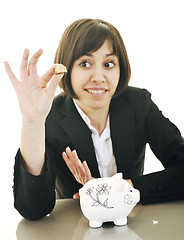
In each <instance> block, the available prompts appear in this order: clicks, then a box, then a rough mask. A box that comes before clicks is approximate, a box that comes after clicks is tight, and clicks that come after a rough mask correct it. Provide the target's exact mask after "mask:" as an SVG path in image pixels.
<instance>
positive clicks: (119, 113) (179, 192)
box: [14, 87, 184, 219]
mask: <svg viewBox="0 0 184 240" xmlns="http://www.w3.org/2000/svg"><path fill="white" fill-rule="evenodd" d="M110 129H111V139H112V145H113V151H114V156H115V159H116V164H117V169H118V172H122V173H123V176H124V178H125V179H128V178H130V179H131V180H132V182H133V184H134V187H135V188H137V189H139V190H140V193H141V202H142V203H154V202H162V201H170V200H177V199H182V198H184V141H183V138H182V137H181V134H180V132H179V130H178V129H177V127H176V126H175V125H174V124H172V123H171V122H170V121H169V120H168V119H167V118H165V117H164V116H163V115H162V112H161V111H160V110H159V109H158V107H157V106H156V105H155V104H154V103H153V102H152V100H151V96H150V93H149V92H148V91H147V90H145V89H138V88H133V87H128V88H127V90H126V91H125V92H124V93H123V94H122V95H121V96H119V97H117V98H115V99H113V100H112V101H111V104H110ZM147 143H148V144H149V145H150V147H151V149H152V151H153V152H154V154H155V155H156V157H157V158H158V159H159V160H160V161H161V163H162V164H163V166H164V167H165V170H163V171H160V172H156V173H151V174H147V175H144V176H143V169H144V157H145V147H146V144H147ZM67 146H70V148H71V149H76V151H77V153H78V155H79V158H80V159H81V161H84V160H86V161H87V163H88V166H89V168H90V170H91V173H92V176H93V177H95V178H97V177H100V175H99V170H98V166H97V161H96V156H95V152H94V146H93V142H92V138H91V131H90V129H89V128H88V127H87V125H86V123H85V122H84V121H83V120H82V118H81V116H80V115H79V113H78V111H77V109H76V108H75V105H74V103H73V100H72V99H71V98H70V97H62V96H61V95H58V96H57V97H56V98H55V99H54V102H53V106H52V109H51V111H50V113H49V115H48V117H47V121H46V156H45V171H44V173H43V174H41V175H40V176H33V175H31V174H30V173H28V172H27V171H26V170H25V169H24V167H23V164H22V157H21V154H20V152H19V151H18V153H17V155H16V162H15V178H14V196H15V207H16V208H17V209H18V210H19V212H20V213H21V214H22V215H23V216H24V217H26V218H28V219H37V218H40V217H42V216H45V215H46V214H48V213H49V212H50V211H52V209H53V207H54V204H55V189H56V192H57V196H58V197H60V198H71V197H72V196H73V194H74V193H76V192H78V190H79V188H80V187H81V185H80V184H79V183H77V182H76V180H75V178H74V177H73V175H72V174H71V172H70V170H69V169H68V167H67V166H66V164H65V162H64V160H63V159H62V152H63V151H64V150H65V148H66V147H67Z"/></svg>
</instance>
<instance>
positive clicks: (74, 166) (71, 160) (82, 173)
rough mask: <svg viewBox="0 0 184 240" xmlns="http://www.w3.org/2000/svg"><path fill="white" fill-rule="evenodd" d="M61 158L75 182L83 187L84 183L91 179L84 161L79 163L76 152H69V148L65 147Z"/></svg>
mask: <svg viewBox="0 0 184 240" xmlns="http://www.w3.org/2000/svg"><path fill="white" fill-rule="evenodd" d="M62 157H63V159H64V161H65V162H66V164H67V166H68V168H69V169H70V171H71V172H72V174H73V175H74V177H75V179H76V180H77V182H79V183H80V184H82V185H84V184H85V183H86V182H88V181H89V180H91V179H93V177H92V176H91V172H90V170H89V167H88V165H87V163H86V161H84V162H81V161H80V159H79V158H78V156H77V152H76V150H73V151H71V150H70V148H69V147H67V148H66V150H65V152H63V153H62Z"/></svg>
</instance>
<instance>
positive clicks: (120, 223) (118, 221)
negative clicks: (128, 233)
mask: <svg viewBox="0 0 184 240" xmlns="http://www.w3.org/2000/svg"><path fill="white" fill-rule="evenodd" d="M114 224H115V225H116V226H123V225H126V224H127V217H125V218H120V219H116V220H115V221H114Z"/></svg>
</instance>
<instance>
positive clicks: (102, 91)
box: [88, 89, 105, 94]
mask: <svg viewBox="0 0 184 240" xmlns="http://www.w3.org/2000/svg"><path fill="white" fill-rule="evenodd" d="M88 92H90V93H97V94H98V93H104V92H105V90H93V89H88Z"/></svg>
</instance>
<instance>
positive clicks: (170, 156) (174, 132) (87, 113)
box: [5, 19, 184, 220]
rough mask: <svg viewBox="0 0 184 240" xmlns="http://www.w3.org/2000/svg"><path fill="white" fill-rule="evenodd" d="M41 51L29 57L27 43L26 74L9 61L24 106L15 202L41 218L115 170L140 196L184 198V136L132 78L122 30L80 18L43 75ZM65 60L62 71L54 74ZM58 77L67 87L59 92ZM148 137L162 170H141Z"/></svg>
mask: <svg viewBox="0 0 184 240" xmlns="http://www.w3.org/2000/svg"><path fill="white" fill-rule="evenodd" d="M41 54H42V50H41V49H40V50H39V51H38V52H36V53H35V54H34V55H33V56H32V58H31V59H30V61H29V62H28V58H29V51H28V50H27V49H26V50H25V51H24V54H23V57H22V62H21V81H19V80H17V78H16V77H15V75H14V74H13V72H12V70H11V68H10V66H9V64H8V63H5V67H6V70H7V73H8V76H9V78H10V80H11V82H12V84H13V86H14V88H15V91H16V93H17V97H18V100H19V104H20V110H21V112H22V135H21V145H20V149H19V150H18V152H17V155H16V158H15V172H14V198H15V207H16V209H17V210H18V211H19V212H20V213H21V214H22V215H23V216H24V217H25V218H27V219H32V220H34V219H39V218H41V217H43V216H45V215H47V214H48V213H50V212H51V211H52V209H53V207H54V204H55V198H56V196H57V197H58V198H71V197H73V196H74V197H78V194H77V193H78V190H79V188H80V187H81V185H83V184H85V182H87V181H89V180H91V179H92V178H97V177H110V176H112V175H113V174H115V173H117V172H122V173H123V176H124V178H125V179H126V180H127V181H128V182H129V183H130V184H131V185H132V186H133V187H135V188H137V189H139V190H140V194H141V202H142V203H153V202H163V201H171V200H177V199H183V198H184V141H183V138H182V137H181V134H180V132H179V130H178V129H177V127H176V126H175V125H174V124H173V123H171V122H170V121H169V120H168V119H167V118H165V117H164V116H163V115H162V112H161V111H160V110H159V109H158V107H157V106H156V105H155V104H154V103H153V101H152V100H151V94H150V93H149V92H148V91H147V90H145V89H138V88H134V87H130V86H128V83H129V80H130V75H131V74H130V65H129V60H128V56H127V53H126V49H125V46H124V43H123V40H122V38H121V35H120V34H119V32H118V30H117V29H116V28H115V27H114V26H112V25H111V24H110V23H107V22H104V21H102V20H95V19H81V20H77V21H75V22H74V23H72V24H71V25H70V26H69V27H68V28H67V29H66V30H65V32H64V34H63V37H62V39H61V41H60V44H59V47H58V49H57V52H56V55H55V64H54V65H53V66H52V67H51V68H50V69H49V70H48V71H47V72H46V73H45V74H44V75H43V76H42V77H39V76H38V74H37V67H36V65H37V62H38V59H39V57H40V56H41ZM61 63H63V64H64V65H65V66H66V68H67V70H68V73H67V74H65V75H64V76H63V74H62V73H61V74H55V70H56V69H57V67H58V66H59V64H61ZM49 82H50V84H49V85H48V83H49ZM58 83H59V85H60V86H61V88H62V89H63V91H62V94H60V95H58V96H57V97H55V98H54V93H55V90H56V87H57V85H58ZM147 143H148V144H150V147H151V149H152V150H153V152H154V154H155V155H156V156H157V158H158V159H159V160H160V161H161V163H162V164H163V166H164V167H165V169H164V170H163V171H160V172H156V173H151V174H148V175H143V168H144V156H145V146H146V144H147ZM55 191H56V194H55Z"/></svg>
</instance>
